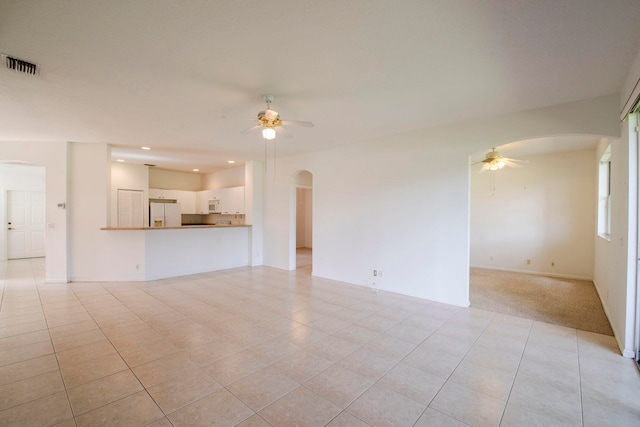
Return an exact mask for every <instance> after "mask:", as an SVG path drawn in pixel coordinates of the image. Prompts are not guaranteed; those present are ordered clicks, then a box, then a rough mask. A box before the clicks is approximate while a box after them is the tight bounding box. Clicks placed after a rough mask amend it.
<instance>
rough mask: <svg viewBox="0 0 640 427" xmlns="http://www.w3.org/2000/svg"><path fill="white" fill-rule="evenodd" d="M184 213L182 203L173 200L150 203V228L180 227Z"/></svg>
mask: <svg viewBox="0 0 640 427" xmlns="http://www.w3.org/2000/svg"><path fill="white" fill-rule="evenodd" d="M181 225H182V212H181V210H180V203H177V201H176V200H171V199H159V200H158V199H156V200H154V201H150V202H149V227H180V226H181Z"/></svg>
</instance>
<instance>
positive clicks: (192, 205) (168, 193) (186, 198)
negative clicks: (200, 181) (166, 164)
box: [149, 188, 199, 214]
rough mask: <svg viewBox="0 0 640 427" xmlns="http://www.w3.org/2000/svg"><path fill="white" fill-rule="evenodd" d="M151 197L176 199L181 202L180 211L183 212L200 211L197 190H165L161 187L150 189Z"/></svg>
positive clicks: (192, 212)
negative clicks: (197, 207) (197, 205)
mask: <svg viewBox="0 0 640 427" xmlns="http://www.w3.org/2000/svg"><path fill="white" fill-rule="evenodd" d="M149 198H150V199H175V200H177V202H178V203H180V211H181V212H182V213H183V214H194V213H199V212H197V211H196V192H195V191H185V190H163V189H160V188H150V189H149Z"/></svg>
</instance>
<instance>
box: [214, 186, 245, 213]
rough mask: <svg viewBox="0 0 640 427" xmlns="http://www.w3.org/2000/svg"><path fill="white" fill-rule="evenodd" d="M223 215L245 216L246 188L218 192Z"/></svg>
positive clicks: (225, 189) (224, 189)
mask: <svg viewBox="0 0 640 427" xmlns="http://www.w3.org/2000/svg"><path fill="white" fill-rule="evenodd" d="M218 191H219V192H220V193H219V194H220V211H221V212H222V213H223V214H244V186H241V187H230V188H223V189H220V190H218Z"/></svg>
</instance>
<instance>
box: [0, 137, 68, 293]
mask: <svg viewBox="0 0 640 427" xmlns="http://www.w3.org/2000/svg"><path fill="white" fill-rule="evenodd" d="M0 161H22V162H28V163H30V164H33V165H38V166H43V167H45V169H46V210H47V230H46V235H45V253H46V260H45V265H46V273H45V280H46V281H47V282H66V281H67V280H68V272H67V211H66V210H65V209H64V208H62V207H58V204H60V203H66V202H67V143H66V142H26V141H18V142H12V141H2V142H0ZM3 211H4V209H3ZM0 233H6V232H4V231H3V232H0ZM2 236H3V237H2V238H3V240H4V241H6V234H3V235H2Z"/></svg>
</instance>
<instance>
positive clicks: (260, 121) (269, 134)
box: [242, 95, 313, 139]
mask: <svg viewBox="0 0 640 427" xmlns="http://www.w3.org/2000/svg"><path fill="white" fill-rule="evenodd" d="M262 99H264V102H266V103H267V109H266V110H264V111H260V112H259V113H258V117H257V119H256V120H255V122H256V123H255V124H254V125H253V126H251V127H250V128H249V129H246V130H245V131H243V132H242V133H243V134H244V133H249V132H251V131H252V130H255V129H260V128H262V137H263V138H264V139H274V138H275V137H276V132H277V133H281V134H283V135H285V136H288V137H290V136H291V134H289V133H288V132H287V131H286V130H285V129H284V128H283V127H282V126H304V127H309V128H310V127H313V123H311V122H303V121H299V120H282V119H281V118H280V114H279V113H278V112H277V111H274V110H272V109H271V103H272V102H273V95H263V96H262Z"/></svg>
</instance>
